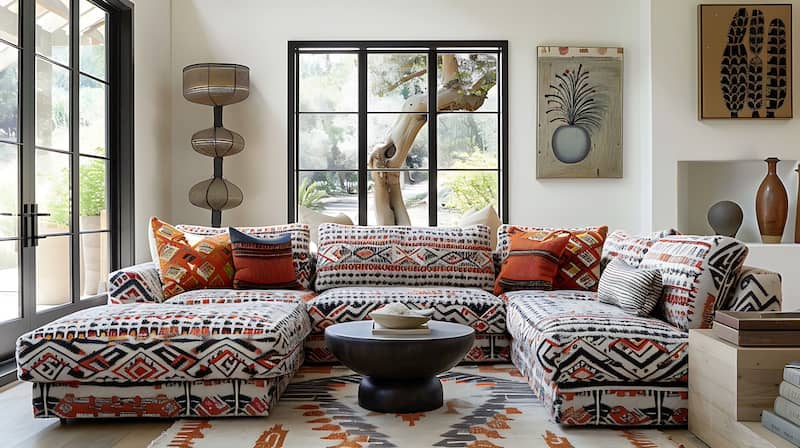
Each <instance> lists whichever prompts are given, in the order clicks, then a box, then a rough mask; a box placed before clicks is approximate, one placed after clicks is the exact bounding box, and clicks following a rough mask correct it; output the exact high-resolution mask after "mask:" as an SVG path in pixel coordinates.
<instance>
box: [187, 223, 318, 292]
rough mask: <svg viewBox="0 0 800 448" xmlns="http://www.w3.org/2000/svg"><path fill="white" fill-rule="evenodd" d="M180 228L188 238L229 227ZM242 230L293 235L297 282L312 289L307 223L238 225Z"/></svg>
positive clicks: (262, 235) (265, 235) (268, 235)
mask: <svg viewBox="0 0 800 448" xmlns="http://www.w3.org/2000/svg"><path fill="white" fill-rule="evenodd" d="M175 227H176V228H177V229H178V230H180V231H182V232H184V233H186V236H187V239H190V241H189V242H191V238H201V237H203V236H207V235H218V234H220V233H226V232H227V231H228V229H227V228H224V227H223V228H219V227H205V226H193V225H186V224H179V225H176V226H175ZM236 229H237V230H239V231H240V232H243V233H246V234H248V235H252V236H255V237H258V238H275V237H277V236H280V235H282V234H284V233H288V234H289V235H291V236H292V263H294V269H295V272H296V274H297V282H298V283H299V284H300V286H302V287H303V288H304V289H311V276H312V274H313V272H312V271H313V266H312V260H311V256H310V253H309V248H308V245H309V241H310V237H311V236H310V233H309V230H308V225H307V224H297V223H295V224H283V225H275V226H264V227H236Z"/></svg>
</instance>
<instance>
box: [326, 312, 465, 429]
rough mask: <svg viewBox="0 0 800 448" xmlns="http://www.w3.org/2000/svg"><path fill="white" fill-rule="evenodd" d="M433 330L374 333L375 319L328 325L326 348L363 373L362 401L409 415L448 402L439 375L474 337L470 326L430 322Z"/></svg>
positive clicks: (372, 407)
mask: <svg viewBox="0 0 800 448" xmlns="http://www.w3.org/2000/svg"><path fill="white" fill-rule="evenodd" d="M428 326H429V327H430V329H431V333H430V334H425V335H401V336H374V335H373V334H372V321H361V322H347V323H343V324H336V325H331V326H330V327H328V328H326V329H325V342H326V343H327V345H328V349H329V350H330V351H331V352H332V353H333V354H334V355H335V356H336V357H337V358H338V359H339V361H341V362H342V364H344V365H346V366H347V367H349V368H351V369H353V371H355V372H358V373H360V374H361V375H363V378H362V379H361V384H360V385H359V387H358V404H359V406H361V407H362V408H365V409H369V410H371V411H376V412H391V413H401V414H405V413H410V412H425V411H432V410H434V409H438V408H440V407H441V406H442V404H443V403H444V401H443V399H444V397H443V392H442V383H441V382H440V381H439V378H437V377H436V375H437V374H439V373H442V372H446V371H448V370H450V369H451V368H453V367H454V366H455V365H456V364H458V363H459V362H460V361H461V360H462V359H464V355H466V354H467V352H468V351H469V349H470V347H472V343H473V341H474V340H475V330H473V329H472V328H471V327H468V326H466V325H461V324H454V323H450V322H436V321H430V322H428Z"/></svg>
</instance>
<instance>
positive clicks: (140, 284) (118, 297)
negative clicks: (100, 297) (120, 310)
mask: <svg viewBox="0 0 800 448" xmlns="http://www.w3.org/2000/svg"><path fill="white" fill-rule="evenodd" d="M163 301H164V290H163V289H161V278H160V277H159V276H158V267H157V266H156V265H155V263H153V262H152V261H148V262H146V263H141V264H137V265H133V266H128V267H126V268H122V269H120V270H118V271H114V272H112V273H110V274H108V303H111V304H120V303H137V302H155V303H158V302H163Z"/></svg>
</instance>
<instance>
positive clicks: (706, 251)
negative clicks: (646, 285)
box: [639, 235, 748, 330]
mask: <svg viewBox="0 0 800 448" xmlns="http://www.w3.org/2000/svg"><path fill="white" fill-rule="evenodd" d="M747 252H748V249H747V246H746V245H745V244H744V243H742V242H741V241H738V240H735V239H733V238H729V237H726V236H689V235H676V236H670V237H665V238H662V239H660V240H658V241H657V242H655V243H654V244H653V245H652V246H651V247H650V250H648V252H647V254H645V256H644V259H642V262H641V264H640V265H639V266H640V267H642V268H643V269H658V270H660V271H661V281H662V283H663V285H664V294H663V297H662V300H661V302H659V309H660V310H661V313H662V315H663V317H664V319H666V321H667V322H670V323H672V324H673V325H675V326H676V327H678V328H681V329H683V330H688V329H691V328H710V327H711V323H712V320H713V317H714V310H715V309H717V308H719V307H720V306H723V305H724V304H725V303H726V302H727V301H728V299H729V293H730V292H731V291H732V287H733V284H734V282H735V281H736V279H737V278H738V276H739V272H740V271H741V269H742V265H743V264H744V259H745V258H746V257H747Z"/></svg>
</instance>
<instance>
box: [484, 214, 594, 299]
mask: <svg viewBox="0 0 800 448" xmlns="http://www.w3.org/2000/svg"><path fill="white" fill-rule="evenodd" d="M515 231H523V232H526V233H528V235H529V238H531V239H534V238H535V239H540V240H543V239H545V238H548V237H550V236H551V235H552V234H553V233H554V232H557V233H563V234H565V235H569V237H570V239H569V244H567V248H566V250H565V251H564V253H563V254H562V255H561V264H560V266H559V271H558V275H557V276H556V279H555V283H554V285H553V288H554V289H577V290H586V291H597V284H598V282H599V280H600V255H601V253H602V251H603V243H604V242H605V239H606V234H607V233H608V227H607V226H599V227H585V228H572V229H557V228H549V227H531V226H513V225H502V226H500V229H498V231H497V257H498V260H497V261H498V263H499V264H502V263H503V262H504V261H505V259H506V258H507V257H508V254H509V252H510V250H511V235H512V234H513V233H514V232H515Z"/></svg>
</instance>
